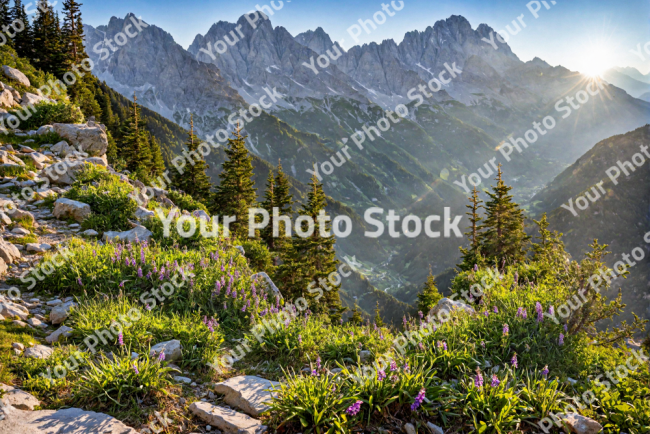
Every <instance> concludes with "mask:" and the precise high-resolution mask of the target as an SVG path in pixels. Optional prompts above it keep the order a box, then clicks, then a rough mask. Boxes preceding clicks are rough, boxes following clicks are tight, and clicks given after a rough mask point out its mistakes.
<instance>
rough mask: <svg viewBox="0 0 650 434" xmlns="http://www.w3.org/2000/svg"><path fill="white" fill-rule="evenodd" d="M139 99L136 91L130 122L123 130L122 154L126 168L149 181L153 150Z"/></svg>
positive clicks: (141, 178) (137, 176) (143, 179)
mask: <svg viewBox="0 0 650 434" xmlns="http://www.w3.org/2000/svg"><path fill="white" fill-rule="evenodd" d="M137 101H138V99H137V97H136V96H135V92H134V93H133V105H132V106H131V109H130V111H129V122H128V124H127V125H126V126H125V127H124V130H123V136H122V147H121V151H122V152H121V155H122V158H124V162H125V166H126V169H127V170H128V171H129V172H131V173H132V174H134V176H135V178H137V179H139V180H140V181H143V182H147V181H148V180H149V174H150V169H151V150H150V149H149V140H148V135H147V132H146V130H145V128H144V122H143V121H142V119H141V117H140V108H139V107H138V103H137Z"/></svg>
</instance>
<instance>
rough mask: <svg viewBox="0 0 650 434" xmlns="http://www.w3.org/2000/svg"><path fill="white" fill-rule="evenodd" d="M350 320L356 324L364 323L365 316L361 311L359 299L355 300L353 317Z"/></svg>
mask: <svg viewBox="0 0 650 434" xmlns="http://www.w3.org/2000/svg"><path fill="white" fill-rule="evenodd" d="M350 322H351V323H352V324H354V325H361V324H362V323H363V317H362V316H361V313H360V312H359V305H358V304H357V301H356V300H355V301H354V308H353V309H352V317H350Z"/></svg>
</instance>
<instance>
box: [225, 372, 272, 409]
mask: <svg viewBox="0 0 650 434" xmlns="http://www.w3.org/2000/svg"><path fill="white" fill-rule="evenodd" d="M279 385H280V383H278V382H276V381H270V380H266V379H264V378H260V377H256V376H254V375H242V376H239V377H233V378H229V379H227V380H226V381H224V382H221V383H219V384H217V385H215V386H214V391H215V392H216V393H219V394H222V395H225V396H224V401H225V402H226V403H227V404H228V405H229V406H231V407H235V408H238V409H240V410H242V411H243V412H245V413H248V414H249V415H251V416H254V417H257V416H259V415H260V413H262V412H264V411H266V410H267V409H268V408H269V406H268V405H267V404H266V403H267V402H269V401H271V399H272V398H273V395H272V394H271V392H269V390H270V389H273V388H274V387H277V386H279Z"/></svg>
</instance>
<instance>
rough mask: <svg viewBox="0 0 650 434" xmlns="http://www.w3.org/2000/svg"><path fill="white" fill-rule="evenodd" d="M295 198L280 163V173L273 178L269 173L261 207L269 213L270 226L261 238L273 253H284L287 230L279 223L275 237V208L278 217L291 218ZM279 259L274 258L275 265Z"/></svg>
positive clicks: (263, 230)
mask: <svg viewBox="0 0 650 434" xmlns="http://www.w3.org/2000/svg"><path fill="white" fill-rule="evenodd" d="M292 205H293V197H292V196H291V194H290V193H289V179H288V178H287V176H286V175H285V174H284V172H283V171H282V164H281V163H280V162H278V173H277V175H276V176H275V178H273V173H272V172H271V173H269V177H268V179H267V180H266V193H265V194H264V201H263V202H262V203H261V204H260V206H261V207H262V208H263V209H265V210H266V211H267V212H268V213H269V224H268V225H267V226H266V227H265V228H263V229H262V230H261V231H260V236H261V238H262V239H263V240H264V241H265V242H266V245H267V246H268V247H269V250H271V251H272V252H282V250H283V246H284V244H285V241H286V239H285V236H286V230H285V229H286V228H285V224H284V223H281V222H277V226H278V236H277V237H274V236H273V225H274V224H276V222H275V221H274V218H273V208H274V207H276V208H277V209H278V216H290V215H291V213H292V209H291V206H292ZM278 262H279V257H278V256H276V257H275V258H274V265H278Z"/></svg>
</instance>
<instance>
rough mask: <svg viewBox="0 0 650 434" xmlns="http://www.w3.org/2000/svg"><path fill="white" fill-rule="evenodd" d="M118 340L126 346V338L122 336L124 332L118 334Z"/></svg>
mask: <svg viewBox="0 0 650 434" xmlns="http://www.w3.org/2000/svg"><path fill="white" fill-rule="evenodd" d="M117 341H118V342H119V343H120V346H124V338H123V336H122V333H118V334H117Z"/></svg>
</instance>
